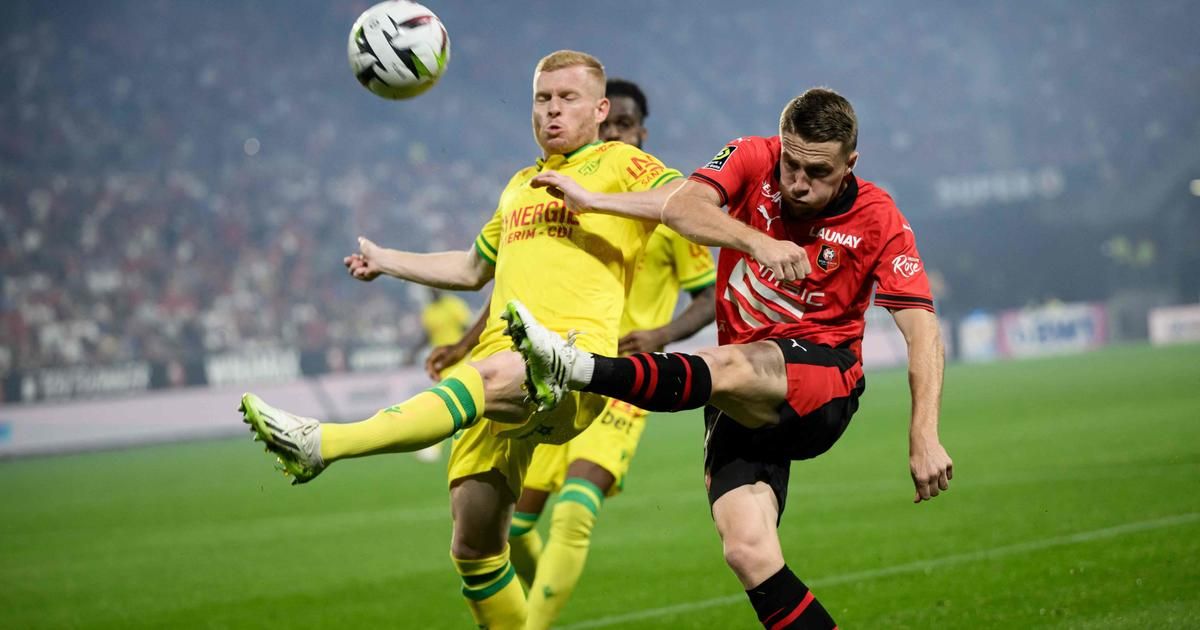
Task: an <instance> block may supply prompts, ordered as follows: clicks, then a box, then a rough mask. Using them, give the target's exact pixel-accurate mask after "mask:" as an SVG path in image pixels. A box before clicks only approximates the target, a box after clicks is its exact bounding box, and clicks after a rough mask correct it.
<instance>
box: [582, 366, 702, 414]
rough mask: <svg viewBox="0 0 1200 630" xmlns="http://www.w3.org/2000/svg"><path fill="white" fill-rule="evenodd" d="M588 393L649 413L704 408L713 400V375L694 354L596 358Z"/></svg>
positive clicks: (587, 388)
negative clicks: (639, 408) (607, 397)
mask: <svg viewBox="0 0 1200 630" xmlns="http://www.w3.org/2000/svg"><path fill="white" fill-rule="evenodd" d="M595 359H596V364H595V368H594V370H593V371H592V382H590V383H588V384H587V386H585V387H584V388H583V391H585V392H594V393H597V394H603V395H605V396H609V397H611V398H616V399H618V400H624V401H625V402H627V403H630V404H632V405H634V406H637V407H641V408H642V409H645V410H647V411H678V410H680V409H696V408H698V407H703V406H704V404H705V403H707V402H708V399H709V397H711V396H712V375H711V374H709V371H708V364H707V363H705V362H704V359H702V358H700V357H698V356H696V355H694V354H681V353H678V352H672V353H670V354H664V353H662V352H643V353H640V354H633V355H630V356H627V357H602V356H599V355H596V356H595Z"/></svg>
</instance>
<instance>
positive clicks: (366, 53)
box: [349, 0, 450, 99]
mask: <svg viewBox="0 0 1200 630" xmlns="http://www.w3.org/2000/svg"><path fill="white" fill-rule="evenodd" d="M349 55H350V69H351V70H353V71H354V76H355V78H357V79H358V82H359V83H362V84H363V87H365V88H367V89H368V90H371V91H372V92H374V93H375V94H378V95H379V96H382V97H383V98H389V99H402V98H412V97H414V96H416V95H418V94H421V93H422V92H424V91H425V90H428V89H429V88H431V87H433V84H434V83H437V80H438V79H439V78H440V77H441V76H442V73H443V72H444V71H445V70H446V63H447V62H449V61H450V36H449V35H447V34H446V27H444V26H442V21H441V20H439V19H438V17H437V16H436V15H434V14H433V11H430V10H429V9H426V8H425V7H423V6H421V5H419V4H417V3H416V2H410V1H409V0H389V1H388V2H380V3H379V4H377V5H375V6H373V7H371V8H370V9H367V10H366V11H365V12H363V14H362V15H360V16H359V17H358V19H357V20H355V22H354V26H353V27H352V28H351V29H350V44H349Z"/></svg>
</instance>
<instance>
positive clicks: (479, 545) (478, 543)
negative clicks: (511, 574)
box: [450, 534, 507, 560]
mask: <svg viewBox="0 0 1200 630" xmlns="http://www.w3.org/2000/svg"><path fill="white" fill-rule="evenodd" d="M505 544H507V539H505V540H503V541H502V542H500V543H497V542H495V541H485V540H472V539H470V538H467V537H462V536H459V535H458V534H455V535H454V538H453V539H452V540H451V541H450V556H451V557H453V558H454V559H456V560H482V559H483V558H490V557H492V556H498V555H500V554H501V553H503V552H504V545H505Z"/></svg>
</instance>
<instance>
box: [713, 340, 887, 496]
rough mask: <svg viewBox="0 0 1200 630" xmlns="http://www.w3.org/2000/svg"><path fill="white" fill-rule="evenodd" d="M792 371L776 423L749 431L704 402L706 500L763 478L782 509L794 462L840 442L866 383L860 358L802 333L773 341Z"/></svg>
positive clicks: (810, 456) (815, 454)
mask: <svg viewBox="0 0 1200 630" xmlns="http://www.w3.org/2000/svg"><path fill="white" fill-rule="evenodd" d="M771 341H774V342H775V343H776V344H778V345H779V348H780V350H782V351H783V357H784V361H785V362H786V363H787V369H788V393H787V400H785V401H784V402H783V403H781V404H780V405H779V424H776V425H774V426H770V427H762V428H758V429H748V428H746V427H744V426H742V425H740V424H738V423H737V422H736V421H735V420H733V419H732V418H730V417H729V416H728V415H726V414H725V413H724V412H722V411H720V410H719V409H717V408H715V407H711V406H709V407H705V408H704V428H705V431H704V436H705V442H704V480H705V483H706V485H707V486H708V503H709V506H710V507H711V506H712V504H713V503H714V502H716V500H717V499H719V498H721V496H722V495H724V494H725V493H726V492H729V491H730V490H733V489H735V488H738V487H741V486H747V485H753V484H754V483H757V482H759V481H762V482H764V483H766V484H767V485H769V486H771V490H772V491H774V492H775V498H776V499H777V500H778V501H779V514H780V516H782V515H783V508H784V504H785V502H786V500H787V487H788V475H789V473H790V472H791V464H792V461H794V460H798V459H811V458H813V457H816V456H817V455H820V454H821V453H824V452H825V451H827V450H829V448H830V447H832V446H833V444H834V442H837V440H838V438H840V437H841V436H842V433H843V432H845V430H846V426H847V425H849V424H850V417H851V416H853V415H854V412H855V411H857V410H858V399H859V397H860V396H862V393H863V390H864V389H866V380H865V379H864V378H863V375H862V364H861V363H859V361H858V357H856V356H855V355H854V353H853V352H851V351H850V350H849V349H848V348H831V347H829V346H824V345H820V344H815V343H812V342H809V341H805V340H803V339H772V340H771Z"/></svg>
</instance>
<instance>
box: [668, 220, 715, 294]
mask: <svg viewBox="0 0 1200 630" xmlns="http://www.w3.org/2000/svg"><path fill="white" fill-rule="evenodd" d="M667 230H668V232H669V236H670V240H671V255H672V256H673V257H674V259H675V277H676V278H678V279H679V288H680V289H682V290H684V291H687V292H688V293H695V292H696V291H699V290H701V289H705V288H708V287H711V286H712V285H714V284H716V283H717V266H716V264H715V263H714V262H713V257H712V252H710V251H709V249H708V248H707V247H705V246H703V245H697V244H695V243H693V242H691V241H689V240H687V239H686V238H683V236H680V235H679V233H677V232H675V231H673V230H670V229H669V228H667Z"/></svg>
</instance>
